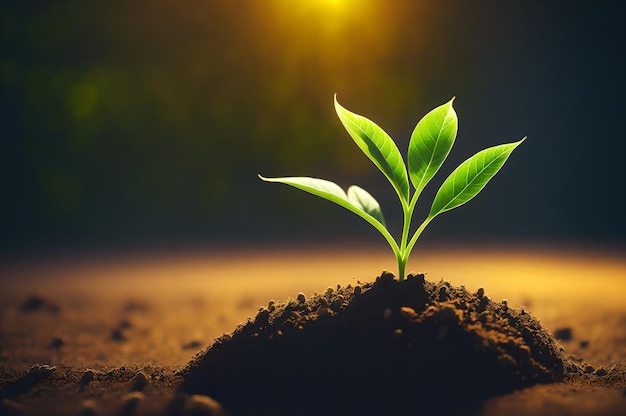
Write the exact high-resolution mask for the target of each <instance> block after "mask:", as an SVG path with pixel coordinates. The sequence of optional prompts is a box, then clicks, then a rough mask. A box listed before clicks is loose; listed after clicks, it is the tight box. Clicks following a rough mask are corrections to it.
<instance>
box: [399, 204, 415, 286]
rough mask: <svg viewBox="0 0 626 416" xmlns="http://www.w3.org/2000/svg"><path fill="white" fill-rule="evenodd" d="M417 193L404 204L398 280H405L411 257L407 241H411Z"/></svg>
mask: <svg viewBox="0 0 626 416" xmlns="http://www.w3.org/2000/svg"><path fill="white" fill-rule="evenodd" d="M417 196H418V195H417V193H416V194H415V195H413V198H411V202H410V203H409V204H408V205H407V204H406V203H403V204H402V211H403V213H404V223H403V225H402V238H401V240H400V247H399V249H400V257H398V280H404V273H405V271H406V263H407V260H408V258H409V256H408V254H407V253H406V248H407V242H408V241H409V231H410V230H411V218H412V217H413V210H414V209H415V203H416V202H417Z"/></svg>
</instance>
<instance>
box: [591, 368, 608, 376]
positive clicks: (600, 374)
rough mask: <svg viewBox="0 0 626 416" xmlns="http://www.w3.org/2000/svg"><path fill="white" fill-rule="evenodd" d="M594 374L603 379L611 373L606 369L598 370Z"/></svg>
mask: <svg viewBox="0 0 626 416" xmlns="http://www.w3.org/2000/svg"><path fill="white" fill-rule="evenodd" d="M593 374H595V375H596V376H598V377H602V376H606V375H607V374H609V372H608V371H606V369H605V368H598V369H597V370H596V371H595V372H594V373H593Z"/></svg>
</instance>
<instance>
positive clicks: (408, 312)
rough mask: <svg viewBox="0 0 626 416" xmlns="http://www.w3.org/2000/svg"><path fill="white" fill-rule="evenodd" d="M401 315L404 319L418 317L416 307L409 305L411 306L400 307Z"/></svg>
mask: <svg viewBox="0 0 626 416" xmlns="http://www.w3.org/2000/svg"><path fill="white" fill-rule="evenodd" d="M400 315H401V316H402V317H403V318H404V319H413V318H415V317H417V312H415V309H413V308H411V307H409V306H403V307H401V308H400Z"/></svg>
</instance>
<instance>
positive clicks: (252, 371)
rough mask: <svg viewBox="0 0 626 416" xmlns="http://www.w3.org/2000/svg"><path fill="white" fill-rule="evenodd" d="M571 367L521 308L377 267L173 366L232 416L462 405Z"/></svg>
mask: <svg viewBox="0 0 626 416" xmlns="http://www.w3.org/2000/svg"><path fill="white" fill-rule="evenodd" d="M581 371H582V369H581V368H580V366H579V365H578V364H575V363H572V362H569V361H568V360H566V359H565V357H564V354H563V350H562V348H560V346H559V344H558V343H557V341H555V339H554V338H553V337H552V336H551V335H550V334H549V333H548V332H547V331H546V330H545V329H543V328H542V326H541V324H540V323H539V322H538V321H537V320H536V319H534V318H533V317H531V316H530V315H529V314H528V313H527V312H525V311H524V310H523V309H522V310H514V309H512V308H509V307H508V306H507V304H506V302H501V303H495V302H492V301H491V300H490V299H489V298H487V297H486V296H484V291H483V290H478V292H477V293H469V292H468V291H467V290H466V289H465V288H464V287H460V288H458V287H452V286H451V285H450V284H449V283H447V282H444V281H440V282H428V281H425V280H424V275H421V274H420V275H409V276H408V277H407V279H406V280H405V281H396V280H394V277H393V275H392V274H390V273H386V272H383V273H382V274H381V276H380V277H378V278H377V279H376V281H375V282H374V283H364V284H361V283H359V284H358V285H356V286H354V287H352V286H347V287H343V288H342V287H339V286H338V287H337V288H336V289H333V288H328V289H327V291H326V292H325V293H323V294H315V295H314V296H312V297H311V298H310V299H308V300H307V299H305V297H304V295H302V294H300V295H298V297H297V298H296V299H289V300H288V301H287V302H284V303H277V302H276V303H275V302H270V303H269V305H268V306H267V307H266V308H260V309H259V311H258V313H257V315H256V317H255V318H254V319H250V320H249V321H248V322H247V323H245V324H244V325H241V326H239V327H237V328H236V329H235V331H234V332H233V333H232V334H225V335H223V336H222V337H220V338H219V339H217V340H216V341H215V342H214V343H213V344H212V345H211V346H209V347H208V348H207V349H206V350H205V351H203V352H201V353H199V354H198V355H197V356H196V358H195V359H194V360H192V361H191V362H190V363H189V364H188V365H187V366H186V367H185V368H184V369H183V370H181V372H180V375H182V376H184V381H183V383H182V384H181V386H180V388H179V391H180V392H182V393H187V394H204V395H208V396H210V397H212V398H214V399H216V400H217V401H219V402H220V403H222V404H223V405H224V407H225V409H227V410H228V412H229V413H230V414H231V415H232V416H237V415H251V414H272V413H274V414H298V415H308V414H324V415H333V414H360V415H367V414H381V415H382V414H400V413H399V412H403V413H405V414H416V413H415V412H416V411H419V412H420V414H421V412H434V414H439V415H440V414H453V413H457V412H459V411H461V414H472V413H475V412H477V411H478V409H479V406H480V404H481V403H484V402H485V400H486V399H488V398H490V397H493V396H495V395H499V394H504V393H508V392H511V391H513V390H516V389H519V388H523V387H527V386H531V385H534V384H538V383H552V382H558V381H561V380H563V379H564V378H565V377H566V376H567V374H568V373H576V372H581Z"/></svg>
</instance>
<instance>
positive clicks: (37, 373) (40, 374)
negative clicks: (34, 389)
mask: <svg viewBox="0 0 626 416" xmlns="http://www.w3.org/2000/svg"><path fill="white" fill-rule="evenodd" d="M55 371H57V368H56V367H55V366H53V365H48V364H43V365H41V364H35V365H33V366H32V367H31V368H30V369H29V370H28V376H29V377H33V378H37V379H44V378H46V377H48V376H49V375H50V374H52V373H54V372H55Z"/></svg>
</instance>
